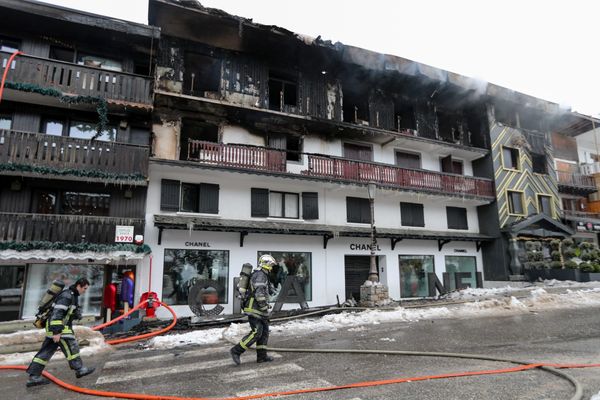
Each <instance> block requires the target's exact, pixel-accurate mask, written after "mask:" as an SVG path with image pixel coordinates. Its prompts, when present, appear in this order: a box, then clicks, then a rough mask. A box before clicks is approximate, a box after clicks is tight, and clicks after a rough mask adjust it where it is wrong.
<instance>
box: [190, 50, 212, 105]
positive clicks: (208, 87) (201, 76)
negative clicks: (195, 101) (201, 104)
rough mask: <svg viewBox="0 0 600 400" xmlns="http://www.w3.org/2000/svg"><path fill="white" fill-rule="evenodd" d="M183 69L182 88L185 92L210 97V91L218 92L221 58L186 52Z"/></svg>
mask: <svg viewBox="0 0 600 400" xmlns="http://www.w3.org/2000/svg"><path fill="white" fill-rule="evenodd" d="M184 70H185V72H184V74H183V90H184V92H185V93H187V94H191V95H194V96H201V97H210V94H209V93H210V92H213V93H216V92H219V89H220V84H221V60H219V59H216V58H214V57H210V56H206V55H203V54H197V53H186V54H185V61H184ZM207 92H209V93H207Z"/></svg>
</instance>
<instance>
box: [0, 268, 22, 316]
mask: <svg viewBox="0 0 600 400" xmlns="http://www.w3.org/2000/svg"><path fill="white" fill-rule="evenodd" d="M24 278H25V267H24V266H22V265H0V304H2V307H1V308H0V321H14V320H16V319H19V310H20V309H21V299H22V297H23V282H24Z"/></svg>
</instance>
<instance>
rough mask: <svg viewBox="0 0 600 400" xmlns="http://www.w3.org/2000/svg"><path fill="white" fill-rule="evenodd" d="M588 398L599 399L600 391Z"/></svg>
mask: <svg viewBox="0 0 600 400" xmlns="http://www.w3.org/2000/svg"><path fill="white" fill-rule="evenodd" d="M590 400H600V392H598V393H596V394H595V395H593V396H592V398H591V399H590Z"/></svg>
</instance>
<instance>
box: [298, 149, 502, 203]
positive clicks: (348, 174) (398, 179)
mask: <svg viewBox="0 0 600 400" xmlns="http://www.w3.org/2000/svg"><path fill="white" fill-rule="evenodd" d="M303 174H305V175H309V176H319V177H325V178H333V179H339V180H345V181H352V182H361V183H367V182H376V183H379V184H382V185H387V186H392V187H399V188H405V189H414V190H422V191H431V192H438V193H453V194H458V195H471V196H482V197H494V190H493V187H492V181H491V180H490V179H484V178H473V177H467V176H460V175H454V174H445V173H440V172H432V171H425V170H415V169H407V168H400V167H395V166H391V165H383V164H374V163H369V162H363V161H354V160H346V159H338V158H331V157H326V156H316V155H309V156H308V170H307V171H303Z"/></svg>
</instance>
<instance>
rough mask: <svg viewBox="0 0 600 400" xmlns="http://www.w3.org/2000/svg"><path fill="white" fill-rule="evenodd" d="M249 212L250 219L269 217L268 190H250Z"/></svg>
mask: <svg viewBox="0 0 600 400" xmlns="http://www.w3.org/2000/svg"><path fill="white" fill-rule="evenodd" d="M250 193H251V211H250V215H251V216H252V217H268V216H269V189H258V188H252V189H251V192H250Z"/></svg>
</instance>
